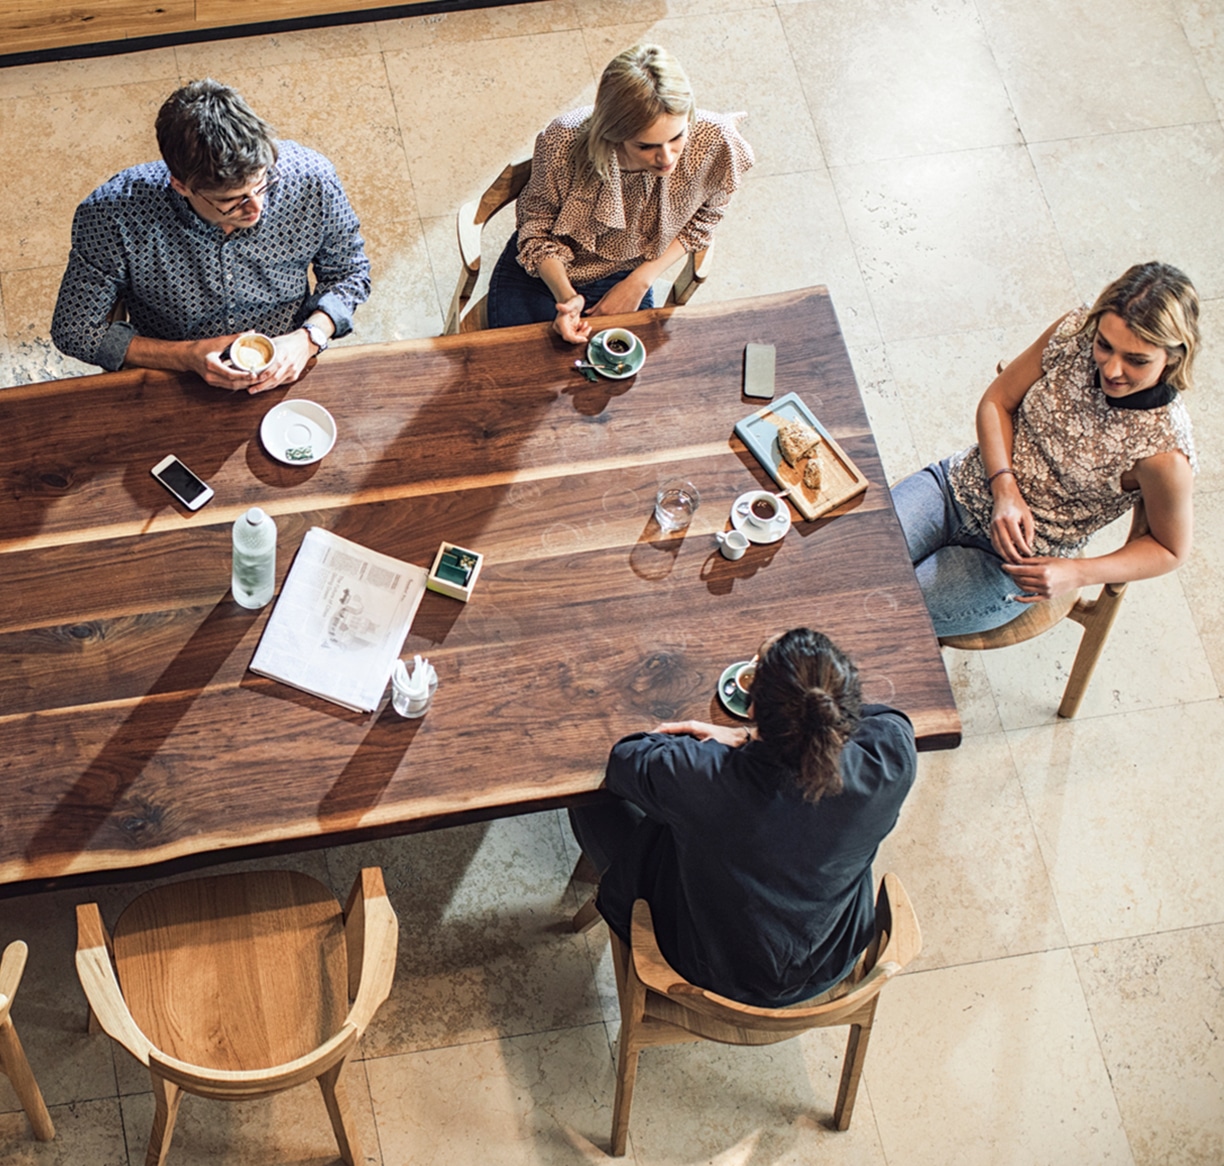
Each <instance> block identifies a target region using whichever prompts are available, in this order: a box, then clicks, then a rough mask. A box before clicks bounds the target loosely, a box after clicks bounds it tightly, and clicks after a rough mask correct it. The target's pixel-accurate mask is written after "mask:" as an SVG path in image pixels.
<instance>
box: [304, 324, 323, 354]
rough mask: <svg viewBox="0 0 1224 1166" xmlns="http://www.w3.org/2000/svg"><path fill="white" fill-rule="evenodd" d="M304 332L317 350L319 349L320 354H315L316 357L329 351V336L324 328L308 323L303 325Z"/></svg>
mask: <svg viewBox="0 0 1224 1166" xmlns="http://www.w3.org/2000/svg"><path fill="white" fill-rule="evenodd" d="M302 331H303V332H305V333H306V335H307V336H308V337H309V338H310V343H311V344H313V345H314V346H315V348H316V349H318V352H316V353H315V355H316V356H318V355H319V352H326V351H327V344H328V340H327V334H326V333H325V332H324V331H323V329H322V328H320V327H319V325H318V324H312V323H310V322H309V321H307V322H306V323H305V324H303V325H302Z"/></svg>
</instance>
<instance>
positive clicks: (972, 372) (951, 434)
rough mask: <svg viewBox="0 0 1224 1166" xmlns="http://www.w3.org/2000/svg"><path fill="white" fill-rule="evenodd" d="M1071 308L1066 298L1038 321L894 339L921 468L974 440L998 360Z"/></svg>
mask: <svg viewBox="0 0 1224 1166" xmlns="http://www.w3.org/2000/svg"><path fill="white" fill-rule="evenodd" d="M1074 306H1075V303H1074V302H1073V301H1068V302H1067V303H1066V305H1065V306H1064V307H1063V308H1062V309H1060V310H1058V311H1055V312H1054V313H1053V314H1052V315H1051V316H1050V318H1049V319H1048V320H1046V321H1044V322H1043V323H1041V324H1036V323H1034V324H1028V325H1024V326H1021V327H1012V328H986V329H982V330H980V331H974V332H955V333H950V334H948V335H944V336H926V337H923V338H922V339H921V340H893V341H890V342H889V343H888V344H887V345H886V346H885V347H886V350H887V353H888V363H889V365H890V366H891V367H892V370H893V377H894V379H895V381H896V392H897V396H898V397H899V399H900V401H901V402H902V404H903V405H904V408H905V413H906V416H907V417H908V418H909V427H910V431H911V433H912V434H913V440H914V446H915V448H916V450H917V455H918V464H919V466H925V465H929V464H930V463H931V462H933V461H939V460H941V459H942V458H945V457H947V456H948V455H949V454H950V453H955V452H956V451H957V450H960V449H964V448H965V447H966V446H968V445H971V444H972V443H973V442H974V441H975V440H976V439H977V435H976V433H975V431H974V414H975V413H976V411H977V406H978V402H979V401H980V400H981V397H982V394H983V393H984V392H985V391H986V389H987V388H988V387H989V385H990V382H991V381H993V380H994V378H995V367H996V366H997V365H998V363H999V361H1000V360H1012V359H1013V358H1014V357H1016V356H1018V355H1019V354H1020V353H1021V352H1023V351H1024V349H1025V348H1027V347H1028V346H1029V345H1030V344H1032V343H1033V341H1034V340H1036V339H1037V337H1038V336H1040V335H1041V333H1042V331H1043V330H1044V329H1045V328H1046V327H1047V326H1048V325H1049V324H1052V323H1053V322H1054V320H1055V319H1056V318H1057V317H1058V316H1059V315H1061V314H1062V312H1064V311H1067V310H1069V309H1071V308H1073V307H1074Z"/></svg>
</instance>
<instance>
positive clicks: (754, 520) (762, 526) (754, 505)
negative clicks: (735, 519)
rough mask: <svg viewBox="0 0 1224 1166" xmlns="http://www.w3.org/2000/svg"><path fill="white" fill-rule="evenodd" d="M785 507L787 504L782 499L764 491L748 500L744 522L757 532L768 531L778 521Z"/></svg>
mask: <svg viewBox="0 0 1224 1166" xmlns="http://www.w3.org/2000/svg"><path fill="white" fill-rule="evenodd" d="M785 505H786V503H785V502H783V501H782V499H781V498H779V497H777V496H776V495H774V494H770V493H769V492H768V491H767V490H762V491H760V493H757V494H754V495H753V496H752V497H751V498H749V499H748V509H747V511H746V512H745V513H744V520H745V521H746V522H747V523H748V525H749V526H752V527H754V528H755V529H757V530H768V529H769V527H770V526H772V525H773V523H774V522H775V521H776V520H777V517H778V515H779V514H780V513H781V512H782V507H783V506H785Z"/></svg>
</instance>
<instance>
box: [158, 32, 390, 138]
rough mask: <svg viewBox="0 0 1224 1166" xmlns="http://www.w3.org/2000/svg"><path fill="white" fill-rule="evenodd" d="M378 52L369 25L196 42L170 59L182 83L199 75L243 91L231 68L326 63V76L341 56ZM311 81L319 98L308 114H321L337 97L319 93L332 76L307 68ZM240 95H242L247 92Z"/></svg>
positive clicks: (375, 34) (346, 102)
mask: <svg viewBox="0 0 1224 1166" xmlns="http://www.w3.org/2000/svg"><path fill="white" fill-rule="evenodd" d="M381 51H382V45H381V43H380V41H379V36H378V25H377V24H373V23H371V24H342V25H336V26H333V27H331V28H304V29H298V30H297V31H294V32H276V33H271V34H265V35H260V36H245V37H238V38H235V39H233V40H216V41H200V42H198V43H196V44H185V45H176V46H175V48H174V55H175V59H176V60H177V62H178V71H179V73H180V74H181V76H182V78H183V83H184V84H186V83H187V82H188V81H194V80H196V79H198V78H201V77H213V78H215V79H216V80H218V81H220V82H222V83H223V84H225V85H234V86H235V88H238V89H239V92H243V91H242V89H241V87H240V86H238V84H237V82H235V81H234V80H232V77H231V74H233V72H234V71H235V70H237V71H239V72H248V71H250V70H251V69H254V68H261V69H270V68H274V67H276V66H280V65H296V66H302V65H306V66H317V65H319V64H320V63H321V62H326V63H327V68H328V72H329V73H330V72H331V69H332V66H333V65H334V64H335V63H336V62H337V61H340V60H343V59H344V58H345V57H369V56H370V55H371V54H375V53H379V52H381ZM309 80H310V83H311V84H313V85H315V86H318V87H320V88H318V89H316V98H317V100H316V101H314V102H312V103H311V104H312V112H314V113H316V114H319V113H324V112H325V111H326V108H327V106H328V105H331V104H333V103H334V101H335V99H336V95H335V94H333V93H327V92H324V91H322V86H323V85H327V86H328V87H329V88H330V85H331V78H330V77H324V76H321V75H320V72H319V70H318V69H317V68H311V69H310V70H309ZM243 96H246V94H245V92H243ZM354 96H355V95H354V94H347V95H345V97H344V98H343V99H342V107H346V108H349V109H351V108H352V104H350V103H351V102H352V98H353V97H354ZM357 100H360V98H358V99H357ZM252 108H254V109H255V112H256V113H259V114H260V116H261V117H263V116H265V115H264V114H263V113H262V111H261V110H260V109H259V107H258V106H255V105H252Z"/></svg>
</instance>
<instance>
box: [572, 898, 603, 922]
mask: <svg viewBox="0 0 1224 1166" xmlns="http://www.w3.org/2000/svg"><path fill="white" fill-rule="evenodd" d="M601 918H602V916H601V915H600V914H599V908H598V907H596V906H595V896H594V895H592V896H591V897H590V898H589V899H588V900H587V901H586V902H585V903H583V904H582V906H581V907H579V908H578V913H577V914H576V915H575V916H574V918H573V919H572V920H571V921H570V926H571V927H573V929H574V930H575V931H590V930H591V928H592V927H594V926H595V924H596V923H598V922H599V920H600V919H601Z"/></svg>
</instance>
